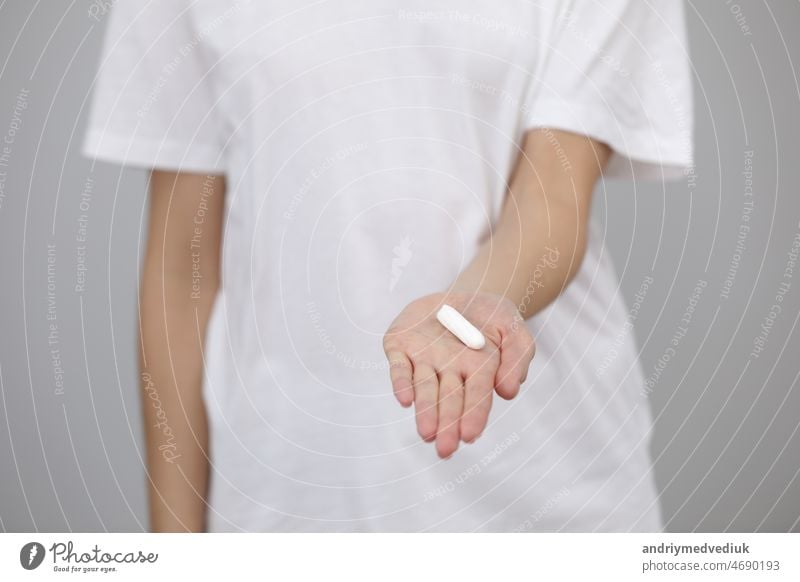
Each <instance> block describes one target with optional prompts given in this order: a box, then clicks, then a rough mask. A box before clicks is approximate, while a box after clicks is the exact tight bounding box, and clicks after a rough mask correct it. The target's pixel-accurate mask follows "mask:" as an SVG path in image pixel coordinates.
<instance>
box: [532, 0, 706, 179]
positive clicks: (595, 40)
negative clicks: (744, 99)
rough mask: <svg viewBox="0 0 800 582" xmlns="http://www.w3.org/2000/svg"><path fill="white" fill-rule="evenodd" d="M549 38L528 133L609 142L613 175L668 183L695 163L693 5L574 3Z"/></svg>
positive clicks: (620, 0)
mask: <svg viewBox="0 0 800 582" xmlns="http://www.w3.org/2000/svg"><path fill="white" fill-rule="evenodd" d="M554 5H556V8H554V10H553V13H552V14H551V17H552V20H553V22H552V26H549V27H547V28H546V32H545V33H543V34H542V35H541V36H540V42H541V45H540V51H539V54H540V55H541V56H540V57H539V58H538V60H537V64H536V67H535V75H534V79H533V83H532V91H531V94H530V98H529V100H528V103H527V107H526V114H525V120H526V124H527V125H526V129H531V128H536V127H547V128H551V129H562V130H566V131H571V132H574V133H579V134H582V135H588V136H590V137H592V138H594V139H597V140H598V141H601V142H603V143H606V144H607V145H609V146H610V147H611V148H612V150H613V154H612V158H611V160H610V161H609V164H608V166H607V168H606V170H605V173H604V175H605V176H606V177H615V178H633V179H639V180H641V179H665V178H675V177H680V176H681V175H684V174H687V173H688V172H689V171H690V170H691V167H692V164H693V154H694V152H693V139H692V132H693V110H692V73H691V67H690V64H689V58H688V44H687V40H686V25H685V20H684V6H683V0H660V1H658V2H651V1H648V0H565V1H563V2H557V3H554Z"/></svg>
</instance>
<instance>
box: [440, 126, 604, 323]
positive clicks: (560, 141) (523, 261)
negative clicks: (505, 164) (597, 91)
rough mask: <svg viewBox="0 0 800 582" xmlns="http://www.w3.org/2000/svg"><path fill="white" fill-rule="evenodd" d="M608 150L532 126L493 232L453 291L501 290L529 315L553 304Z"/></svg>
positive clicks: (581, 244)
mask: <svg viewBox="0 0 800 582" xmlns="http://www.w3.org/2000/svg"><path fill="white" fill-rule="evenodd" d="M609 155H610V149H609V148H608V146H606V145H605V144H602V143H599V142H597V141H594V140H592V139H590V138H588V137H585V136H582V135H577V134H574V133H568V132H565V131H555V130H546V129H542V130H535V131H532V132H530V133H529V134H528V136H527V139H526V141H525V144H524V149H523V154H522V156H521V157H520V160H519V163H518V165H517V168H516V170H515V172H514V175H513V176H512V179H511V183H510V188H509V192H508V196H507V198H506V201H505V205H504V207H503V212H502V215H501V217H500V220H499V221H498V224H497V225H496V227H495V229H494V233H493V236H492V238H491V239H490V240H489V241H488V242H487V243H486V244H484V245H483V247H482V248H481V250H480V252H479V253H478V255H477V257H476V258H475V260H474V261H473V262H472V263H471V264H470V265H469V267H468V268H467V269H465V270H464V272H463V273H462V274H461V276H460V277H459V278H458V280H457V281H456V284H455V285H454V290H456V291H465V292H488V293H495V294H498V295H503V296H505V297H507V298H509V299H510V300H511V301H512V302H513V303H514V305H516V306H517V309H518V310H519V312H520V314H521V315H522V316H523V317H525V318H526V319H527V318H529V317H531V316H533V315H535V314H536V313H538V312H539V311H541V310H542V308H544V307H546V306H547V305H548V304H549V303H550V302H552V301H553V300H554V299H555V298H556V297H557V296H558V295H559V294H560V293H561V291H563V290H564V288H565V287H566V285H567V284H568V283H569V282H570V281H571V280H572V277H573V276H574V275H575V273H576V272H577V270H578V268H579V267H580V264H581V262H582V260H583V255H584V252H585V250H586V236H587V230H588V229H587V227H588V223H589V213H590V211H591V201H592V190H593V189H594V185H595V182H597V179H598V178H599V177H600V173H601V172H602V169H603V168H604V167H605V165H606V163H607V161H608V158H609Z"/></svg>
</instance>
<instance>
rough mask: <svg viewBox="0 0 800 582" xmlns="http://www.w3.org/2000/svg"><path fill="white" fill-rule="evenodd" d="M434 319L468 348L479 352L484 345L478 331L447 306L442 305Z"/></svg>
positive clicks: (484, 342)
mask: <svg viewBox="0 0 800 582" xmlns="http://www.w3.org/2000/svg"><path fill="white" fill-rule="evenodd" d="M436 319H438V320H439V323H441V324H442V325H443V326H445V327H446V328H447V330H448V331H449V332H450V333H452V334H453V335H454V336H456V337H457V338H458V339H460V340H461V343H463V344H464V345H465V346H467V347H468V348H471V349H473V350H479V349H481V348H482V347H483V346H484V345H485V344H486V340H485V339H484V337H483V334H482V333H481V332H480V330H479V329H478V328H477V327H475V326H474V325H472V324H471V323H470V322H469V321H467V319H466V318H465V317H464V316H463V315H461V314H460V313H459V312H458V311H456V310H455V309H453V308H452V307H450V306H449V305H442V307H441V308H440V309H439V311H438V312H437V313H436Z"/></svg>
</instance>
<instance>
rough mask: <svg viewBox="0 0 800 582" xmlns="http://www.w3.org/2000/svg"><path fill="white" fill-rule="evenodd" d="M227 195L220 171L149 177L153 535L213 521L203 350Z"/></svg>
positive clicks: (145, 278) (146, 282) (146, 307)
mask: <svg viewBox="0 0 800 582" xmlns="http://www.w3.org/2000/svg"><path fill="white" fill-rule="evenodd" d="M224 191H225V185H224V179H223V178H222V177H221V176H204V175H198V174H186V173H173V172H164V171H154V172H153V173H152V175H151V181H150V226H149V232H148V237H147V246H146V251H145V258H144V265H143V269H142V280H141V289H140V322H141V345H140V370H141V379H142V388H143V391H142V405H143V406H142V410H143V414H144V427H145V440H146V447H147V467H148V474H149V479H150V486H149V505H150V527H151V529H152V530H153V531H202V530H203V529H204V527H205V509H206V494H207V487H208V458H207V452H208V427H207V423H206V412H205V408H204V406H203V400H202V394H201V389H202V374H203V360H202V348H203V342H204V338H205V332H206V325H207V323H208V319H209V314H210V312H211V307H212V305H213V302H214V298H215V297H216V294H217V290H218V288H219V257H220V246H221V239H222V235H221V231H222V217H223V208H224Z"/></svg>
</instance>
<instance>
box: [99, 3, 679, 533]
mask: <svg viewBox="0 0 800 582" xmlns="http://www.w3.org/2000/svg"><path fill="white" fill-rule="evenodd" d="M691 113H692V111H691V78H690V72H689V66H688V61H687V54H686V41H685V30H684V22H683V7H682V4H681V3H680V2H678V1H674V0H664V1H662V2H657V3H655V2H654V3H648V2H644V1H642V0H603V1H593V0H574V1H565V0H541V1H536V2H534V1H529V0H504V1H503V2H488V1H479V0H441V1H438V2H430V1H429V0H427V1H423V0H405V1H403V2H392V1H390V0H369V1H367V0H362V1H356V0H346V1H339V2H333V1H330V0H327V1H326V0H317V1H312V0H269V1H263V2H250V1H245V0H242V1H239V2H232V1H231V2H225V1H222V0H199V1H192V0H170V1H169V2H153V1H149V0H136V1H134V0H118V1H117V2H116V3H115V5H114V7H113V9H112V13H111V22H110V23H109V32H108V36H107V41H106V45H105V51H104V56H103V58H102V61H101V71H100V73H99V77H98V80H97V87H96V92H95V100H94V105H93V108H92V113H91V116H90V122H89V130H88V133H87V136H86V141H85V144H84V150H85V152H86V153H87V155H90V156H93V157H97V158H101V159H105V160H111V161H116V162H122V163H126V164H133V165H139V166H148V167H157V168H170V169H182V170H185V171H192V172H214V173H225V174H226V175H227V184H228V192H227V197H226V219H225V236H224V245H223V284H222V290H221V292H220V295H219V296H218V298H217V301H216V304H215V307H214V310H213V314H212V316H211V322H210V325H209V330H208V336H207V338H206V354H205V364H206V369H205V380H204V397H205V403H206V407H207V410H208V415H209V421H210V434H211V455H212V469H211V476H212V479H211V486H210V499H209V503H210V508H209V513H208V515H209V529H210V530H212V531H220V530H266V531H515V530H561V531H592V530H603V531H628V530H658V529H659V528H660V527H661V516H660V510H659V505H658V496H657V492H656V489H655V487H654V483H653V472H652V467H651V462H650V458H649V454H648V443H649V435H650V431H651V418H650V413H649V411H648V404H647V399H646V398H645V397H643V396H642V394H641V392H642V388H643V376H642V372H641V369H640V367H639V364H638V362H637V359H636V353H637V350H636V348H635V346H634V341H633V337H632V336H631V335H630V334H629V320H628V314H627V309H626V307H625V305H624V304H623V302H622V299H621V297H620V294H619V289H618V281H617V278H616V275H615V273H614V270H613V267H612V265H611V263H610V262H609V257H608V255H607V253H606V252H605V251H604V246H603V241H602V237H601V236H600V234H599V231H598V228H597V227H596V226H595V225H592V230H591V234H590V241H589V245H588V250H587V254H586V258H585V260H584V262H583V265H582V267H581V269H580V271H579V273H578V274H577V276H576V277H575V279H574V281H573V282H572V284H570V285H569V287H568V288H567V289H566V290H565V292H564V293H563V294H562V295H561V296H560V297H559V298H558V300H557V301H556V302H555V303H554V304H552V305H551V306H550V307H548V308H547V309H545V310H544V311H543V312H541V313H540V314H538V315H537V316H536V317H534V318H532V319H530V320H529V322H528V324H529V325H530V329H531V331H532V333H533V335H534V337H535V338H536V341H537V353H536V357H535V358H534V362H533V364H532V366H531V370H530V373H529V376H528V380H527V382H526V383H525V385H524V386H523V389H522V391H521V393H520V395H519V396H518V397H517V398H516V399H515V400H513V401H510V402H505V401H501V400H499V399H497V398H496V399H495V403H494V405H493V409H492V413H491V416H490V420H489V422H490V424H489V426H488V428H487V429H486V431H485V432H484V434H483V436H482V437H481V438H480V439H479V440H478V442H476V443H475V444H472V445H462V446H461V448H460V449H459V451H458V452H457V453H456V454H455V455H454V456H453V457H452V458H451V459H449V460H444V461H443V460H441V459H439V458H438V457H437V455H436V453H435V450H434V447H433V446H432V445H431V444H426V443H423V442H422V441H421V440H420V438H419V436H418V435H417V431H416V429H415V424H414V418H413V410H411V409H403V408H401V407H400V406H399V405H398V404H397V402H396V401H395V399H394V396H393V395H392V390H391V386H390V382H389V374H388V366H387V363H386V361H385V357H384V355H383V352H382V346H381V340H382V335H383V333H384V332H385V330H386V328H387V326H388V325H389V323H390V322H391V321H392V319H393V318H394V317H395V316H396V315H397V314H398V313H399V312H400V310H402V309H403V308H404V307H405V306H406V305H407V304H408V303H409V302H411V301H412V300H414V299H416V298H418V297H420V296H422V295H426V294H429V293H432V292H437V291H442V290H446V289H447V288H448V286H449V285H450V284H451V283H452V282H453V280H454V279H455V278H456V276H457V275H458V273H459V272H460V270H461V269H463V268H464V267H465V266H466V265H467V264H468V262H469V261H470V259H471V258H472V257H473V256H474V254H475V253H476V251H477V249H478V247H479V245H480V243H481V242H482V241H483V240H485V238H486V236H487V234H488V233H489V232H490V229H491V227H492V224H493V223H494V222H495V221H496V219H497V218H498V214H499V211H500V208H501V203H502V199H503V194H504V192H505V185H506V181H507V179H508V177H509V173H510V170H511V168H512V165H513V163H514V161H515V159H516V156H517V154H518V149H517V148H518V145H519V144H520V142H521V139H522V136H523V134H524V132H525V131H526V130H528V129H530V128H533V127H537V126H547V127H551V128H561V129H566V130H570V131H573V132H577V133H583V134H588V135H591V136H593V137H595V138H597V139H599V140H601V141H604V142H606V143H608V144H610V145H611V146H612V147H613V149H614V152H615V153H614V157H613V159H612V162H611V164H610V166H609V168H608V170H607V172H606V176H607V177H608V176H617V177H624V178H631V177H633V178H642V177H645V178H661V177H662V176H665V175H676V174H677V175H680V173H681V172H683V171H684V170H685V169H686V168H687V167H688V166H689V165H690V164H691V156H692V152H691V129H692V118H691ZM554 147H557V143H554ZM567 163H568V162H567ZM200 269H202V265H201V266H200ZM187 301H191V299H190V298H188V297H187ZM620 337H622V338H623V341H618V340H619V338H620Z"/></svg>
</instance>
